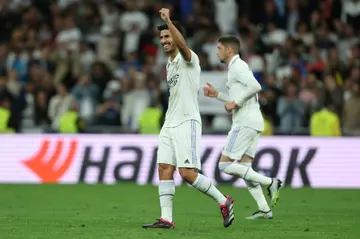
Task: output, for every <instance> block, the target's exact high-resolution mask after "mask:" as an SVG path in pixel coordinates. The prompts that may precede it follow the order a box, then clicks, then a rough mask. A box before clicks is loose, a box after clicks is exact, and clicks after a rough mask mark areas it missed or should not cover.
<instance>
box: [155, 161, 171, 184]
mask: <svg viewBox="0 0 360 239" xmlns="http://www.w3.org/2000/svg"><path fill="white" fill-rule="evenodd" d="M158 170H159V178H160V180H171V179H173V175H174V171H175V167H174V166H172V165H170V164H162V163H161V164H158Z"/></svg>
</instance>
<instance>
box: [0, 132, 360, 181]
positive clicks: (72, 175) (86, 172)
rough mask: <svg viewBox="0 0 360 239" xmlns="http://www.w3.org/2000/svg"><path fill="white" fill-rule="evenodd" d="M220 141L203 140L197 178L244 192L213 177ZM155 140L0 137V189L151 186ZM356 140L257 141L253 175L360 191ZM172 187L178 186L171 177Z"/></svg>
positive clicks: (137, 137) (225, 178) (358, 141)
mask: <svg viewBox="0 0 360 239" xmlns="http://www.w3.org/2000/svg"><path fill="white" fill-rule="evenodd" d="M224 141H225V136H203V138H202V142H201V146H202V147H201V160H202V163H203V165H202V172H203V173H204V174H205V175H206V176H208V177H210V178H211V179H212V180H213V181H214V183H217V184H219V183H225V184H232V185H234V186H236V187H243V186H245V184H244V182H243V180H241V179H237V178H235V177H232V176H229V175H226V174H223V173H221V172H219V170H218V167H217V162H218V160H219V157H220V154H221V150H222V145H223V143H224ZM157 142H158V140H157V136H141V135H44V134H42V135H40V134H39V135H0V144H1V151H0V165H1V166H0V183H70V184H75V183H78V182H83V183H89V184H93V183H105V184H114V183H122V182H125V181H133V182H136V183H137V184H140V185H142V184H157V183H158V177H157V170H156V152H157ZM359 146H360V138H328V139H325V138H310V137H262V138H261V140H260V144H259V147H258V150H257V154H256V158H255V161H254V165H253V167H254V169H255V170H257V171H259V172H261V173H264V174H266V175H269V176H272V177H278V178H280V179H281V180H283V181H284V183H285V185H287V186H291V187H303V186H310V187H314V188H360V177H359V175H360V147H359ZM175 182H176V184H177V185H179V184H181V183H182V180H181V178H180V177H179V176H178V173H176V177H175Z"/></svg>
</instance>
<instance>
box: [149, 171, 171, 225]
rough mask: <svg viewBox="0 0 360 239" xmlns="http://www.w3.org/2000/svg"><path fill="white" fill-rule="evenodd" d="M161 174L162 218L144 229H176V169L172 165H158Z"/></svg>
mask: <svg viewBox="0 0 360 239" xmlns="http://www.w3.org/2000/svg"><path fill="white" fill-rule="evenodd" d="M158 172H159V179H160V182H159V198H160V207H161V217H160V219H158V220H157V221H156V222H154V223H152V224H145V225H143V228H163V229H174V227H175V226H174V222H173V216H172V212H173V198H174V195H175V184H174V179H173V177H174V172H175V167H174V166H173V165H170V164H158Z"/></svg>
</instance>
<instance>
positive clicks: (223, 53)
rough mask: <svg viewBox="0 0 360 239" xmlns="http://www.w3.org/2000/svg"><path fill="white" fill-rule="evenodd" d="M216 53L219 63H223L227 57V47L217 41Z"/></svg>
mask: <svg viewBox="0 0 360 239" xmlns="http://www.w3.org/2000/svg"><path fill="white" fill-rule="evenodd" d="M216 54H217V56H218V58H219V61H220V62H221V63H225V62H226V61H225V60H226V58H227V49H226V47H225V46H224V45H223V44H221V43H218V45H217V51H216Z"/></svg>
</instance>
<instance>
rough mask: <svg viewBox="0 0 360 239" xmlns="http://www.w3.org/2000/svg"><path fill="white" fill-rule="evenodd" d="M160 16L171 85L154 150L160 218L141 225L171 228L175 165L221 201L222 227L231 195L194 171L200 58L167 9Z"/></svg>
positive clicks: (197, 149) (226, 220) (231, 215)
mask: <svg viewBox="0 0 360 239" xmlns="http://www.w3.org/2000/svg"><path fill="white" fill-rule="evenodd" d="M160 16H161V18H162V19H163V20H164V22H165V24H164V25H162V26H159V27H158V30H159V31H160V42H161V45H162V46H163V48H164V51H165V53H166V54H167V55H169V60H168V63H167V65H166V71H167V83H168V85H169V88H170V98H169V107H168V110H167V112H166V118H165V123H164V126H163V127H162V129H161V132H160V135H159V149H158V154H157V164H158V168H159V178H160V182H159V197H160V207H161V218H160V219H159V220H157V221H156V222H155V223H153V224H148V225H143V228H167V229H173V228H174V221H173V216H172V210H173V205H172V204H173V197H174V194H175V185H174V180H173V174H174V172H175V169H176V167H177V168H178V170H179V173H180V175H181V177H182V178H183V179H184V180H185V181H186V182H188V183H189V184H191V185H192V186H193V187H194V188H196V189H197V190H199V191H201V192H203V193H205V194H206V195H208V196H210V197H211V198H213V199H214V200H216V202H217V203H218V204H219V205H220V209H221V214H222V216H223V224H224V227H228V226H230V225H231V223H232V222H233V220H234V212H233V199H232V198H231V197H229V196H224V195H223V194H222V193H221V192H220V191H219V190H218V189H217V188H216V187H215V186H214V185H213V184H212V182H211V181H210V179H209V178H207V177H205V176H204V175H202V174H200V173H198V172H197V169H200V168H201V162H200V138H201V131H202V130H201V118H200V112H199V106H198V95H199V91H200V72H201V68H200V63H199V58H198V56H197V55H196V54H195V53H194V52H193V51H191V50H190V49H189V48H188V46H187V44H186V42H185V39H184V37H183V36H182V34H181V32H180V31H183V29H182V27H181V26H180V25H179V24H178V23H177V22H172V21H171V20H170V17H169V10H168V9H165V8H162V9H161V10H160Z"/></svg>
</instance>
